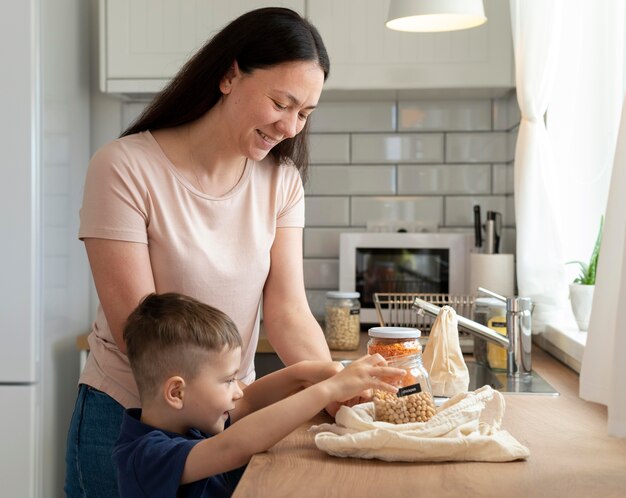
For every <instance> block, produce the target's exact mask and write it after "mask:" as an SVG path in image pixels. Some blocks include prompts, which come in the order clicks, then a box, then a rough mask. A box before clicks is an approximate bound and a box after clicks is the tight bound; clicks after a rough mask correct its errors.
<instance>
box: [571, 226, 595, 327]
mask: <svg viewBox="0 0 626 498" xmlns="http://www.w3.org/2000/svg"><path fill="white" fill-rule="evenodd" d="M603 225H604V216H601V217H600V229H599V230H598V237H597V238H596V243H595V245H594V247H593V251H592V252H591V258H590V259H589V263H584V262H583V261H569V262H568V263H567V264H577V265H579V266H580V273H579V275H578V277H576V279H574V282H573V283H571V284H570V286H569V296H570V301H571V304H572V311H573V312H574V317H575V318H576V323H577V324H578V329H579V330H582V331H586V330H588V329H589V318H590V317H591V305H592V302H593V291H594V289H595V285H596V270H597V268H598V256H599V255H600V243H601V242H602V226H603Z"/></svg>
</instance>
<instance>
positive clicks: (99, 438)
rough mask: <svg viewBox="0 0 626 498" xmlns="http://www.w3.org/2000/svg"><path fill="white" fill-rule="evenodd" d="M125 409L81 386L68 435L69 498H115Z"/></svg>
mask: <svg viewBox="0 0 626 498" xmlns="http://www.w3.org/2000/svg"><path fill="white" fill-rule="evenodd" d="M123 414H124V408H123V407H122V405H120V404H119V403H118V402H117V401H115V400H114V399H113V398H111V397H110V396H109V395H108V394H105V393H103V392H101V391H98V390H97V389H94V388H92V387H89V386H87V385H85V384H81V385H80V387H79V389H78V397H77V399H76V406H75V407H74V413H73V415H72V421H71V422H70V429H69V432H68V435H67V451H66V454H65V464H66V474H65V494H66V496H67V497H68V498H116V497H117V496H118V492H117V471H116V469H115V466H114V465H113V460H112V459H111V453H112V451H113V445H114V444H115V441H116V440H117V437H118V435H119V432H120V426H121V424H122V415H123Z"/></svg>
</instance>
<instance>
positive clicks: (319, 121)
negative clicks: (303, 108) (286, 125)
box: [309, 102, 396, 133]
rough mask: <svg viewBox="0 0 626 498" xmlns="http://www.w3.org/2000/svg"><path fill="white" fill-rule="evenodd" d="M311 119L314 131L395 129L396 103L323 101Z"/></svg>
mask: <svg viewBox="0 0 626 498" xmlns="http://www.w3.org/2000/svg"><path fill="white" fill-rule="evenodd" d="M309 119H310V120H311V131H312V132H314V133H319V132H322V133H324V132H326V133H329V132H330V133H332V132H340V131H343V132H353V133H354V132H367V131H394V130H395V129H396V103H395V102H321V103H320V104H319V105H318V107H317V109H316V110H315V112H313V114H311V117H310V118H309Z"/></svg>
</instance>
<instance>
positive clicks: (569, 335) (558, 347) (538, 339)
mask: <svg viewBox="0 0 626 498" xmlns="http://www.w3.org/2000/svg"><path fill="white" fill-rule="evenodd" d="M533 340H534V342H535V343H537V344H538V345H539V347H541V348H542V349H543V350H545V351H547V352H548V353H550V354H552V355H553V356H555V357H556V358H557V359H559V360H561V361H562V362H563V363H565V364H566V365H567V366H568V367H570V368H571V369H573V370H575V371H576V372H578V373H580V364H581V363H582V361H583V353H584V351H585V345H586V344H587V332H586V331H584V332H581V331H580V330H578V327H577V326H576V323H575V322H564V323H554V324H549V325H547V326H546V329H545V330H544V332H543V334H541V335H538V336H535V337H534V338H533Z"/></svg>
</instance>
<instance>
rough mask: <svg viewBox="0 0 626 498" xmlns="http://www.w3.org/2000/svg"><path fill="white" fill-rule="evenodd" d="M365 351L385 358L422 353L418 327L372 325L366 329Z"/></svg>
mask: <svg viewBox="0 0 626 498" xmlns="http://www.w3.org/2000/svg"><path fill="white" fill-rule="evenodd" d="M368 335H369V341H368V343H367V353H368V354H375V353H379V354H380V355H381V356H382V357H383V358H385V359H386V360H388V359H390V358H392V357H394V356H406V355H411V354H418V353H419V354H420V356H421V354H422V345H421V344H420V342H419V337H420V336H421V335H422V333H421V332H420V331H419V329H415V328H410V327H372V328H371V329H369V331H368Z"/></svg>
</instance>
